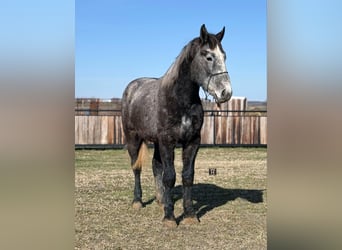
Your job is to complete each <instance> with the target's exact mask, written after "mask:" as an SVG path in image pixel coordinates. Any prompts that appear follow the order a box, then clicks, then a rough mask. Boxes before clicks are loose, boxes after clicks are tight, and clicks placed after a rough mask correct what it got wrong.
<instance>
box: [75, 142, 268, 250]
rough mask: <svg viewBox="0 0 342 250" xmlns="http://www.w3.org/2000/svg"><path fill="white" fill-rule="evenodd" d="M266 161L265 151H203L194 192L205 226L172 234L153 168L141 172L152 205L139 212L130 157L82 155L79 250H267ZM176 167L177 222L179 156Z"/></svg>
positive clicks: (178, 210) (78, 157)
mask: <svg viewBox="0 0 342 250" xmlns="http://www.w3.org/2000/svg"><path fill="white" fill-rule="evenodd" d="M151 157H152V150H150V158H151ZM266 157H267V150H266V149H263V148H201V149H200V151H199V153H198V156H197V160H196V168H195V182H194V189H193V198H194V204H195V208H196V209H197V214H198V217H199V219H200V223H199V224H196V225H183V224H180V225H179V226H178V227H177V228H176V229H166V228H164V227H163V225H162V217H163V213H162V211H161V209H160V207H159V206H158V205H157V204H156V202H155V201H154V193H155V191H154V179H153V174H152V168H151V164H150V163H149V164H148V165H147V166H146V167H144V168H143V173H142V189H143V201H144V203H146V206H145V207H143V208H142V209H141V210H139V211H135V210H133V209H132V208H131V202H132V199H133V173H132V171H131V169H130V167H129V157H128V153H127V151H125V150H105V151H95V150H80V151H76V152H75V171H76V172H75V186H76V189H75V213H76V218H75V230H76V236H75V237H76V243H75V248H76V249H266V239H267V235H266V210H267V190H266ZM175 167H176V171H177V181H176V187H175V190H174V192H173V198H174V200H175V216H176V218H177V217H180V216H181V214H182V212H183V208H182V198H181V192H182V191H181V190H182V189H181V186H180V184H181V176H180V173H181V168H182V167H181V151H180V150H179V149H177V150H176V159H175ZM209 168H216V169H217V174H216V175H209V174H208V169H209Z"/></svg>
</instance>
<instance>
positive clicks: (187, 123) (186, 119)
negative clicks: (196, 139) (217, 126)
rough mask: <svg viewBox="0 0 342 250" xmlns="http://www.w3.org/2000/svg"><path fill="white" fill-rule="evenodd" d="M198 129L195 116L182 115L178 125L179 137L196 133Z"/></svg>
mask: <svg viewBox="0 0 342 250" xmlns="http://www.w3.org/2000/svg"><path fill="white" fill-rule="evenodd" d="M200 129H201V127H200V125H199V124H198V119H197V117H194V116H189V115H183V116H182V118H181V123H180V127H179V130H180V137H181V138H182V139H187V138H190V137H193V136H194V135H195V134H198V132H199V130H200Z"/></svg>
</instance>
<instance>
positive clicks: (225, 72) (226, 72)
mask: <svg viewBox="0 0 342 250" xmlns="http://www.w3.org/2000/svg"><path fill="white" fill-rule="evenodd" d="M223 74H228V71H223V72H219V73H215V74H210V76H209V80H208V84H207V89H204V94H205V99H206V100H208V93H209V91H208V90H209V84H210V80H211V78H212V77H213V76H218V75H223Z"/></svg>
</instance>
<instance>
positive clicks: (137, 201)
mask: <svg viewBox="0 0 342 250" xmlns="http://www.w3.org/2000/svg"><path fill="white" fill-rule="evenodd" d="M140 145H141V141H135V142H134V143H128V142H127V149H128V153H129V155H130V157H131V166H132V168H133V173H134V192H133V194H134V198H133V208H135V209H139V208H141V207H142V204H143V203H142V189H141V182H140V174H141V165H136V164H135V162H136V160H137V159H138V154H139V148H140Z"/></svg>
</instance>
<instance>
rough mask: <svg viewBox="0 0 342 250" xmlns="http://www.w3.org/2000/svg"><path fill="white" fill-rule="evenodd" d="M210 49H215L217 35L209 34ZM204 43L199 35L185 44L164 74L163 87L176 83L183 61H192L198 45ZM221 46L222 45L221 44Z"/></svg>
mask: <svg viewBox="0 0 342 250" xmlns="http://www.w3.org/2000/svg"><path fill="white" fill-rule="evenodd" d="M207 43H208V45H209V47H210V49H214V48H215V47H216V46H217V45H218V44H219V42H218V40H217V39H216V37H215V35H213V34H208V41H207ZM203 45H204V44H202V42H201V40H200V38H199V37H197V38H194V39H193V40H191V41H190V42H189V43H188V44H187V45H185V46H184V47H183V49H182V51H181V52H180V54H179V55H178V56H177V57H176V60H175V61H174V63H173V64H172V65H171V66H170V67H169V69H168V70H167V71H166V73H165V75H164V76H162V79H161V85H162V87H171V86H173V84H175V82H176V79H177V78H178V76H179V73H180V71H181V66H182V65H183V63H184V62H185V63H191V61H192V59H193V57H194V56H195V53H196V49H197V48H198V47H202V46H203ZM220 46H221V45H220Z"/></svg>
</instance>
